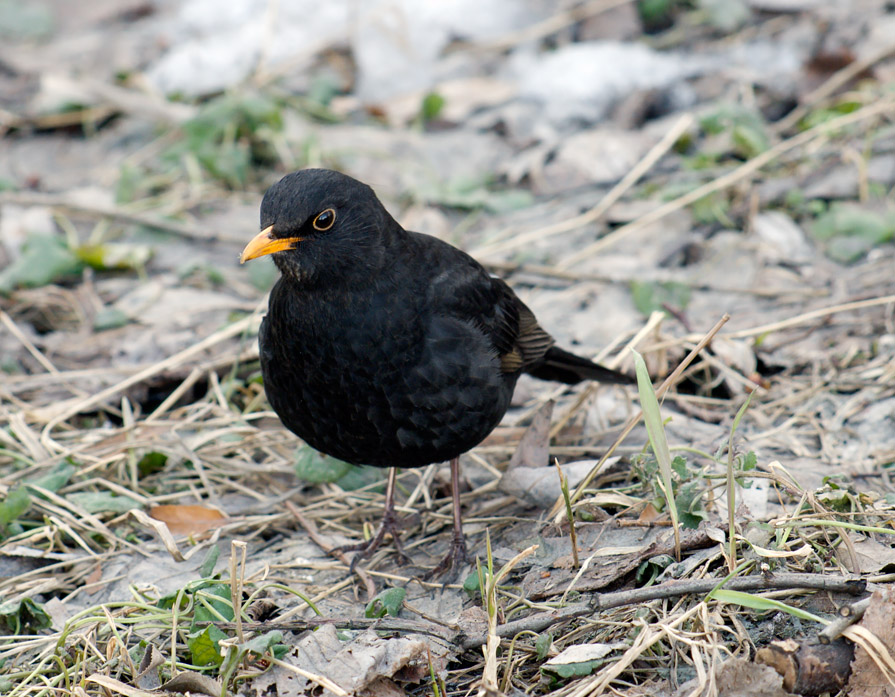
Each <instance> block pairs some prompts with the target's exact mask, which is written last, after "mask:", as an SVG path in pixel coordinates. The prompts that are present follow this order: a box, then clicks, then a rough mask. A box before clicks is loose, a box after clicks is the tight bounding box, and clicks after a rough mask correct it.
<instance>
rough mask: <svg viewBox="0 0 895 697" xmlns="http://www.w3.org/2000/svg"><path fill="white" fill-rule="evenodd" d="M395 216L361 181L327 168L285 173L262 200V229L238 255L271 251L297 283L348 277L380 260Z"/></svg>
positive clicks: (252, 256) (359, 275) (358, 274)
mask: <svg viewBox="0 0 895 697" xmlns="http://www.w3.org/2000/svg"><path fill="white" fill-rule="evenodd" d="M393 225H394V221H393V219H392V218H391V216H390V215H389V214H388V212H387V211H386V210H385V208H384V207H383V206H382V204H381V203H380V201H379V199H378V198H376V194H374V193H373V190H372V189H371V188H370V187H369V186H367V185H366V184H364V183H362V182H359V181H357V180H356V179H352V178H351V177H349V176H348V175H345V174H342V173H340V172H334V171H332V170H328V169H304V170H301V171H299V172H293V173H292V174H287V175H286V176H285V177H283V178H282V179H280V181H278V182H277V183H276V184H274V185H273V186H272V187H270V189H268V190H267V193H266V194H265V195H264V199H263V200H262V202H261V232H259V233H258V234H257V235H256V236H255V237H254V238H252V240H251V241H250V242H249V243H248V244H247V245H246V247H245V249H244V250H243V251H242V255H241V256H240V258H239V262H240V263H241V264H242V263H245V262H246V261H249V260H250V259H257V258H258V257H262V256H266V255H268V254H272V255H273V260H274V263H275V264H276V265H277V268H279V269H280V272H281V273H282V274H283V275H284V276H287V277H289V278H291V279H293V280H295V281H298V282H300V283H304V284H308V283H319V282H321V281H324V282H325V281H326V280H327V279H329V278H338V279H340V280H341V281H342V282H350V280H351V279H352V278H362V277H363V276H364V275H365V274H369V273H370V271H371V270H373V269H374V268H377V267H378V266H379V265H381V264H382V263H383V262H384V257H385V255H386V249H385V237H386V236H387V235H388V234H389V233H390V231H391V230H392V229H393Z"/></svg>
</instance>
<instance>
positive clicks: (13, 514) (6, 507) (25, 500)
mask: <svg viewBox="0 0 895 697" xmlns="http://www.w3.org/2000/svg"><path fill="white" fill-rule="evenodd" d="M30 505H31V496H30V495H29V494H28V490H27V489H26V488H25V487H24V486H23V485H21V484H20V485H19V486H17V487H16V488H15V489H10V491H9V493H7V494H6V498H5V499H3V501H2V502H0V527H6V526H7V525H9V524H10V523H11V522H12V521H14V520H17V519H18V517H19V516H20V515H22V514H23V513H24V512H25V511H27V510H28V507H29V506H30Z"/></svg>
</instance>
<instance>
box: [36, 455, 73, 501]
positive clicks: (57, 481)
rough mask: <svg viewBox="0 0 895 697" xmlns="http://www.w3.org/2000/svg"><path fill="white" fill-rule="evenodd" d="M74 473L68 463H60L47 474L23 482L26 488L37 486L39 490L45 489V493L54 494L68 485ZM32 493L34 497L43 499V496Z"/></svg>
mask: <svg viewBox="0 0 895 697" xmlns="http://www.w3.org/2000/svg"><path fill="white" fill-rule="evenodd" d="M74 473H75V468H74V466H73V465H71V464H70V463H68V462H60V463H59V464H58V465H56V467H54V468H53V470H52V471H50V472H48V473H47V474H43V475H41V476H39V477H34V478H32V479H27V480H25V484H26V485H27V486H38V487H40V488H41V489H46V490H47V491H52V492H53V493H55V492H57V491H59V490H60V489H61V488H62V487H64V486H65V485H66V484H68V482H69V480H70V479H71V478H72V475H73V474H74ZM32 493H34V494H35V496H40V497H43V494H40V493H37V492H32Z"/></svg>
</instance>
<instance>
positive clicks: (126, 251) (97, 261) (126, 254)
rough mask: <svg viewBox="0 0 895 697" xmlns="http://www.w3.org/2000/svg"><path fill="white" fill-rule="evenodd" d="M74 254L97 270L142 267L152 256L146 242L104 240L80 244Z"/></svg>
mask: <svg viewBox="0 0 895 697" xmlns="http://www.w3.org/2000/svg"><path fill="white" fill-rule="evenodd" d="M75 254H76V255H77V257H78V258H79V259H80V260H81V261H83V262H84V263H85V264H87V265H88V266H90V267H92V268H94V269H96V270H97V271H108V270H122V269H142V268H143V267H144V266H146V263H147V262H148V261H149V260H150V259H151V258H152V247H150V246H149V245H146V244H132V243H127V242H105V243H103V244H89V245H82V246H80V247H78V248H77V249H76V250H75Z"/></svg>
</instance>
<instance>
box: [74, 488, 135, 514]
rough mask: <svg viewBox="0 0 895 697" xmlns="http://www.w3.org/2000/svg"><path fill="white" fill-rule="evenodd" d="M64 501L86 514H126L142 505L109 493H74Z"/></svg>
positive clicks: (125, 497)
mask: <svg viewBox="0 0 895 697" xmlns="http://www.w3.org/2000/svg"><path fill="white" fill-rule="evenodd" d="M65 499H66V501H70V502H71V503H73V504H74V505H76V506H79V507H81V508H83V509H84V510H85V511H87V512H88V513H126V512H127V511H130V510H133V509H134V508H140V507H141V506H142V505H143V504H141V503H140V502H139V501H137V500H136V499H132V498H130V497H129V496H118V495H117V494H113V493H112V492H110V491H76V492H74V493H71V494H68V495H67V496H66V497H65Z"/></svg>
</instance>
